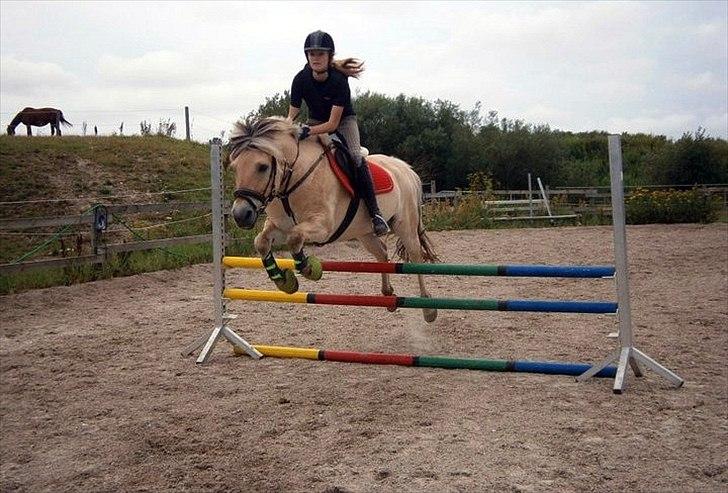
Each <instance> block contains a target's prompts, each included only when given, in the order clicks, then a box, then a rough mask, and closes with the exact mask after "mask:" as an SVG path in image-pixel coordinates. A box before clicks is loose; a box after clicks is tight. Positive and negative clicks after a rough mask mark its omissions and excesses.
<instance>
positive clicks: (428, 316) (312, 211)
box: [229, 117, 437, 322]
mask: <svg viewBox="0 0 728 493" xmlns="http://www.w3.org/2000/svg"><path fill="white" fill-rule="evenodd" d="M297 133H298V132H297V127H294V126H293V125H292V124H291V123H289V122H288V121H286V120H284V119H281V118H276V117H271V118H265V119H262V120H259V121H255V122H247V123H246V122H239V123H237V124H236V125H235V128H234V131H233V133H232V135H231V138H230V146H229V147H230V159H231V167H232V168H233V170H234V173H235V188H236V190H235V200H234V202H233V207H232V216H233V218H234V219H235V222H236V223H237V225H238V226H239V227H241V228H246V229H249V228H252V227H253V226H254V225H255V223H256V221H257V219H258V217H260V215H261V214H262V213H263V212H264V211H265V214H266V217H265V224H264V225H263V230H262V231H261V232H260V234H258V236H256V237H255V240H254V245H255V249H256V250H257V252H258V254H259V255H260V256H261V258H262V259H263V265H264V266H265V267H266V270H267V272H268V276H269V277H270V278H271V280H273V281H274V282H275V284H276V286H277V287H278V289H280V290H281V291H284V292H286V293H294V292H296V291H297V290H298V281H297V279H296V277H295V274H294V273H293V272H292V271H291V270H287V269H286V270H281V269H280V268H278V266H277V265H276V263H275V260H274V258H273V254H272V252H271V246H272V245H273V243H274V242H275V244H276V245H279V244H283V245H286V246H287V247H288V250H290V251H291V253H292V254H293V258H294V260H295V264H296V270H297V271H298V272H299V273H300V274H302V275H303V276H304V277H306V278H307V279H311V280H318V279H319V278H320V277H321V261H320V260H319V259H317V258H316V257H314V256H313V255H311V256H307V255H305V254H304V252H303V246H304V244H308V243H315V244H324V243H328V242H331V241H346V240H351V239H356V240H359V242H360V243H361V244H362V245H363V246H364V248H365V249H366V250H367V251H368V252H369V253H371V254H372V255H373V256H374V257H375V258H376V259H377V260H378V261H380V262H387V261H389V255H388V253H387V245H386V244H385V243H384V242H383V241H382V240H381V239H380V238H378V237H377V236H375V235H374V232H373V231H372V222H371V220H370V219H369V214H368V213H367V211H366V210H365V208H364V206H363V205H361V204H358V205H357V204H356V203H354V205H357V209H356V215H355V216H354V217H353V219H352V220H351V222H350V223H349V224H348V226H346V227H345V229H344V230H343V232H342V231H341V230H340V228H342V226H343V225H344V219H343V218H344V216H345V215H347V208H348V206H349V205H350V203H351V201H350V197H349V195H348V194H347V192H346V191H345V190H344V187H343V186H342V185H341V184H340V183H339V181H338V179H337V178H336V176H335V175H334V172H333V171H332V170H331V168H330V167H329V166H328V165H322V166H318V164H319V163H320V162H321V161H322V160H324V161H325V158H324V151H323V147H322V145H321V143H320V142H319V139H318V138H317V137H310V138H308V139H305V140H302V141H300V142H299V141H298V139H297V138H296V135H297ZM368 159H369V160H370V161H374V162H375V163H377V164H379V165H380V166H381V167H382V168H384V170H385V171H386V172H387V173H388V174H389V175H390V176H391V177H392V180H393V182H394V187H393V189H392V190H391V191H389V192H387V193H384V194H381V195H379V196H378V201H379V206H380V207H381V209H382V213H383V214H384V217H385V218H387V219H388V221H389V224H390V226H391V228H392V232H393V233H394V235H395V236H397V238H398V241H397V254H398V255H399V256H400V257H401V258H402V259H403V260H404V261H405V262H422V261H429V262H434V261H436V260H437V255H436V254H435V252H434V251H433V248H432V245H431V243H430V240H429V238H428V237H427V234H426V233H425V229H424V227H423V225H422V219H421V208H420V203H421V201H422V183H421V182H420V178H419V176H417V174H416V173H415V172H414V170H413V169H412V168H411V167H410V166H409V165H408V164H407V163H405V162H404V161H401V160H399V159H397V158H394V157H392V156H385V155H382V154H374V155H371V156H369V157H368ZM337 230H339V232H338V234H337V233H336V232H337ZM417 277H418V281H419V286H420V295H421V296H422V297H428V298H429V296H430V295H429V293H428V292H427V289H426V288H425V283H424V279H423V277H422V276H421V275H418V276H417ZM393 292H394V289H393V288H392V285H391V284H390V282H389V274H382V293H383V294H385V295H392V294H393ZM424 316H425V320H426V321H428V322H432V321H433V320H435V317H436V316H437V310H435V309H425V310H424Z"/></svg>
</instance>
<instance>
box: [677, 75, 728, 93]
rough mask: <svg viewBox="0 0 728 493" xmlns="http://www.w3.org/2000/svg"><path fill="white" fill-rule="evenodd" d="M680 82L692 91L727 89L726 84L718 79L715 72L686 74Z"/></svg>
mask: <svg viewBox="0 0 728 493" xmlns="http://www.w3.org/2000/svg"><path fill="white" fill-rule="evenodd" d="M679 84H680V85H681V86H682V87H685V88H686V89H690V90H691V91H720V90H723V91H725V90H726V86H725V85H724V84H721V83H720V82H719V81H718V78H717V77H716V76H715V74H713V72H710V71H706V72H702V73H700V74H695V75H687V76H684V78H683V79H682V80H680V81H679Z"/></svg>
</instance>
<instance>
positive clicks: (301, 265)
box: [288, 223, 327, 281]
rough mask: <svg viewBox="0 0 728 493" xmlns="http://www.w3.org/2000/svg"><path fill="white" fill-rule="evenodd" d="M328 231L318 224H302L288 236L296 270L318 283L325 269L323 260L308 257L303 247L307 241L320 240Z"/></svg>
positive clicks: (294, 228) (311, 256)
mask: <svg viewBox="0 0 728 493" xmlns="http://www.w3.org/2000/svg"><path fill="white" fill-rule="evenodd" d="M326 231H327V229H326V228H325V227H323V226H321V225H320V224H318V223H300V224H297V225H296V226H294V227H293V228H292V229H291V231H290V233H289V234H288V248H289V249H290V250H291V255H292V256H293V262H294V263H295V265H296V270H297V271H298V272H299V273H300V274H301V275H303V277H305V278H306V279H310V280H312V281H318V280H319V279H321V276H322V274H323V269H322V267H321V260H320V259H318V258H317V257H315V256H313V255H309V256H307V255H306V254H305V253H304V252H303V245H304V243H306V241H307V240H309V239H311V238H312V237H313V238H318V237H319V236H320V235H321V234H322V232H323V233H325V232H326Z"/></svg>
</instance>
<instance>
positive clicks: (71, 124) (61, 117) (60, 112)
mask: <svg viewBox="0 0 728 493" xmlns="http://www.w3.org/2000/svg"><path fill="white" fill-rule="evenodd" d="M58 117H59V118H58V119H59V121H60V122H61V123H63V124H64V125H66V126H67V127H72V126H73V123H71V122H69V121H66V119H65V118H63V112H62V111H59V112H58Z"/></svg>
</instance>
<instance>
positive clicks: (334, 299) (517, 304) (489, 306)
mask: <svg viewBox="0 0 728 493" xmlns="http://www.w3.org/2000/svg"><path fill="white" fill-rule="evenodd" d="M223 297H224V298H228V299H234V300H248V301H272V302H276V303H306V304H309V305H345V306H379V307H385V308H389V309H395V308H439V309H444V310H497V311H505V312H559V313H610V314H614V313H616V312H617V303H612V302H607V301H547V300H488V299H464V298H419V297H405V296H368V295H353V294H321V293H305V292H298V293H293V294H286V293H283V292H281V291H262V290H256V289H237V288H228V289H225V291H224V292H223Z"/></svg>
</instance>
